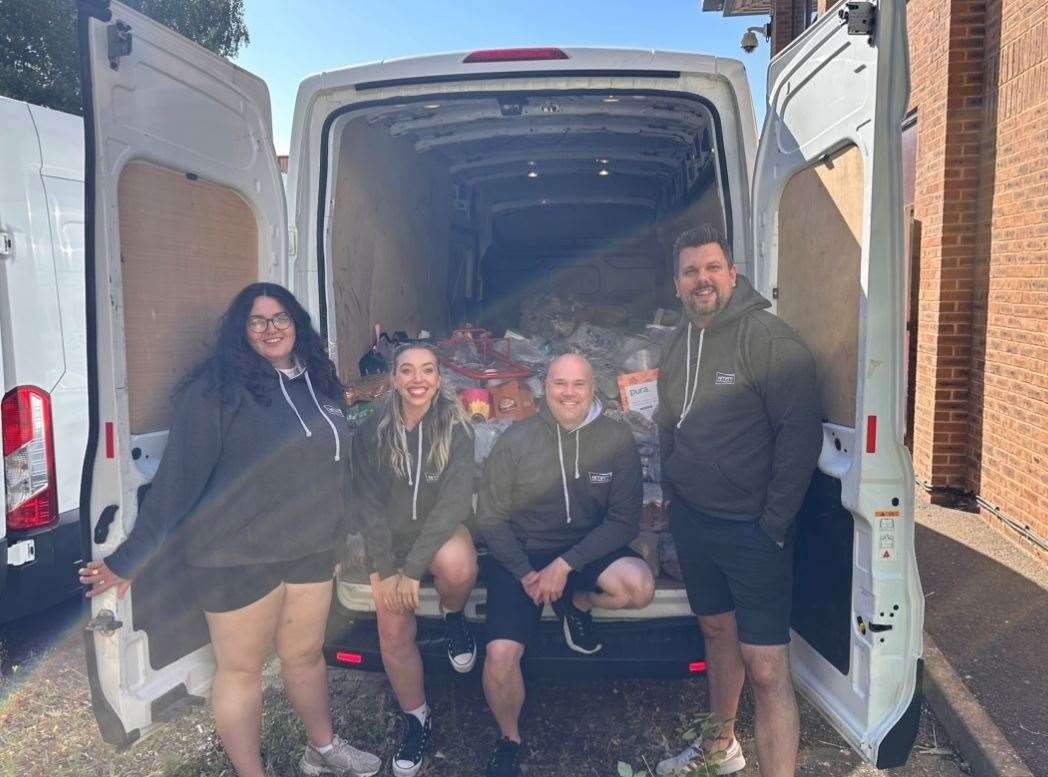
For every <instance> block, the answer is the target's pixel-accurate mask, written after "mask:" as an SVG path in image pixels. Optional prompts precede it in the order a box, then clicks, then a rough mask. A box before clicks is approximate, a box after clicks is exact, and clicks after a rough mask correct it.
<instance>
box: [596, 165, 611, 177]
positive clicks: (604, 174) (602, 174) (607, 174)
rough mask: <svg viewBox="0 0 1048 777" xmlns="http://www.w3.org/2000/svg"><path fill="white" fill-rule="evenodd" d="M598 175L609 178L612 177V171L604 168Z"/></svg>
mask: <svg viewBox="0 0 1048 777" xmlns="http://www.w3.org/2000/svg"><path fill="white" fill-rule="evenodd" d="M597 175H599V176H601V177H605V176H609V175H611V171H610V170H608V168H606V167H602V168H601V169H600V170H598V171H597Z"/></svg>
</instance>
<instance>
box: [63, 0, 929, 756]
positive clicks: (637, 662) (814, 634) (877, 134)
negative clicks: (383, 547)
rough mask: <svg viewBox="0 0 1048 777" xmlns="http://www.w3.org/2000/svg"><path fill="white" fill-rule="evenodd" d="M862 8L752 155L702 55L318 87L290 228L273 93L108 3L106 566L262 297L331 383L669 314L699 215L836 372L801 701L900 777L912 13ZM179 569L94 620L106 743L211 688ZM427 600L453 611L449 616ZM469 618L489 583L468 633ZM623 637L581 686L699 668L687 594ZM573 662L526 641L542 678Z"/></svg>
mask: <svg viewBox="0 0 1048 777" xmlns="http://www.w3.org/2000/svg"><path fill="white" fill-rule="evenodd" d="M859 6H862V7H861V8H860V9H859V10H860V11H869V13H868V14H865V15H863V14H858V13H857V14H856V15H855V18H853V19H851V20H850V21H849V20H846V19H842V18H840V17H838V14H837V9H836V8H835V9H833V10H832V11H831V12H829V13H827V14H826V15H825V16H824V17H823V18H822V19H820V20H819V21H818V22H817V23H816V24H815V25H814V26H813V27H812V28H811V29H810V30H809V31H808V32H807V33H806V34H805V35H804V36H803V37H802V38H800V39H798V40H797V41H795V42H794V43H793V44H792V45H791V46H790V47H789V48H788V49H786V50H785V51H783V52H782V53H781V54H780V55H779V56H777V57H776V58H775V59H774V60H773V62H772V63H771V66H770V72H769V78H768V84H769V92H768V110H767V119H766V122H765V126H764V130H763V133H762V136H761V139H760V142H759V143H758V140H757V133H756V128H755V126H754V125H755V122H754V117H753V114H752V111H751V107H750V106H751V103H750V95H749V92H748V89H747V83H746V79H745V74H744V71H743V67H742V65H741V64H740V63H738V62H735V61H730V60H723V59H715V58H713V57H706V56H698V55H692V54H677V53H663V52H652V51H625V50H610V49H581V48H563V49H561V48H534V49H511V50H492V51H476V52H472V53H462V54H449V55H440V56H431V57H420V58H415V59H406V60H399V61H394V62H383V63H377V64H372V65H365V66H361V67H354V68H349V69H345V70H340V71H335V72H330V73H324V74H321V75H318V76H314V77H312V78H309V79H308V80H306V81H305V82H304V83H303V84H302V85H301V87H300V89H299V93H298V100H297V104H296V108H295V116H294V127H293V133H292V140H291V160H290V166H289V171H288V176H287V203H288V207H285V192H284V189H283V187H282V185H281V178H280V174H279V172H278V170H277V166H276V160H275V158H274V155H273V149H272V140H271V134H270V108H269V98H268V92H267V90H266V87H265V84H264V83H262V82H261V81H260V80H259V79H257V78H256V77H254V76H252V75H251V74H250V73H247V72H244V71H243V70H241V69H239V68H237V67H236V66H234V65H232V64H230V63H229V62H227V61H225V60H222V59H220V58H218V57H215V56H213V55H211V54H209V53H208V52H206V51H204V50H203V49H202V48H200V47H198V46H195V45H193V44H192V43H190V42H189V41H186V40H184V39H182V38H180V37H179V36H178V35H176V34H174V33H172V32H171V31H170V30H167V29H165V28H163V27H161V26H159V25H157V24H155V23H153V22H151V21H150V20H148V19H146V18H145V17H143V16H141V15H139V14H136V13H134V12H132V11H130V10H128V9H127V8H125V7H124V6H121V5H119V4H117V3H115V2H113V3H111V4H107V3H97V2H92V3H90V4H85V5H82V6H81V23H82V28H81V35H82V36H83V38H82V41H83V44H84V45H82V46H81V50H82V51H83V52H85V54H86V56H87V57H88V61H87V68H88V72H89V78H88V79H87V82H86V83H85V85H84V86H85V95H86V97H87V125H86V126H87V194H88V196H87V213H88V219H87V235H88V239H87V242H88V263H87V266H88V337H89V362H88V364H89V381H90V386H91V390H92V391H91V396H92V405H91V432H90V438H89V445H88V459H89V468H88V470H87V472H88V475H87V477H88V482H87V484H86V486H85V489H84V493H85V501H84V503H83V505H82V514H83V516H84V520H85V521H86V522H88V523H89V525H90V536H91V538H92V540H93V547H92V557H93V558H103V557H105V556H106V555H107V554H109V553H111V552H112V551H113V549H114V548H115V547H116V546H117V544H118V543H119V542H120V541H121V540H122V539H123V538H124V537H125V536H126V535H127V533H128V531H129V530H130V528H131V526H132V525H133V524H134V521H135V514H136V510H137V505H138V499H139V498H140V495H141V493H142V491H143V489H145V488H147V487H148V483H149V481H150V478H151V477H152V476H153V473H154V472H155V471H156V466H157V462H158V460H159V459H160V457H161V455H162V454H163V449H164V442H165V437H166V429H167V428H168V420H169V413H170V408H169V404H168V401H167V397H168V395H169V393H170V390H171V387H172V386H173V385H174V382H175V381H177V379H178V377H179V376H180V375H181V373H182V372H183V371H184V369H185V368H186V366H187V365H188V364H189V363H190V361H192V360H193V359H195V358H198V357H199V355H200V353H201V352H200V342H201V340H202V338H203V337H205V336H206V335H207V333H208V332H209V331H210V329H211V327H212V326H213V322H214V319H215V316H217V315H218V313H220V312H221V310H222V309H223V308H224V306H225V305H226V303H227V301H228V300H229V298H230V297H231V296H232V294H233V293H234V292H235V291H237V290H238V289H239V288H240V287H241V286H243V285H244V284H245V283H246V282H248V281H253V280H256V279H262V278H264V279H271V280H276V281H280V282H284V283H286V284H288V285H290V286H291V288H292V289H293V290H294V291H295V293H296V294H297V295H298V296H299V298H300V299H302V300H304V301H305V302H306V303H307V304H308V306H309V308H310V310H311V311H312V313H313V315H314V317H315V321H316V323H317V325H318V326H319V328H320V329H321V331H322V332H323V333H324V335H325V336H326V337H328V338H329V340H330V341H331V343H332V349H333V354H334V356H335V358H336V361H337V363H338V365H339V368H340V371H341V373H342V376H343V378H346V377H349V376H351V375H353V374H355V365H356V362H357V359H358V358H359V356H360V355H361V353H362V352H363V351H364V349H365V348H366V346H367V344H368V331H369V324H370V323H371V322H379V323H381V324H383V326H385V327H386V328H387V329H405V330H409V331H410V330H417V329H419V328H422V327H425V328H428V329H432V330H436V331H440V330H441V328H447V327H448V326H449V325H451V324H453V323H457V322H459V321H463V320H471V321H480V322H494V323H495V324H499V323H504V322H505V320H506V317H507V316H509V315H511V314H512V311H514V310H515V309H516V308H517V307H518V306H519V303H520V301H521V299H522V298H525V297H527V296H530V295H533V294H535V293H537V292H541V291H544V290H550V289H562V290H570V291H572V292H574V293H578V294H582V295H587V296H588V297H589V298H591V299H593V298H599V299H603V300H614V301H617V302H619V303H620V304H623V305H626V306H628V307H629V306H632V307H635V308H638V309H641V310H638V312H644V311H646V312H647V313H650V312H651V311H652V310H654V309H655V308H656V307H658V306H660V305H662V306H666V305H670V304H672V303H673V295H672V284H671V269H670V257H669V246H670V245H671V243H672V241H673V238H674V237H675V236H676V235H677V233H678V232H679V231H680V230H681V229H682V228H684V227H685V226H690V225H693V224H695V223H696V222H698V221H714V222H715V223H719V224H720V225H722V226H723V228H724V230H725V232H726V234H727V235H728V237H729V239H730V241H731V242H732V245H733V246H734V253H735V256H736V257H738V258H739V265H740V268H741V270H742V271H743V272H744V273H746V274H748V275H749V276H750V277H751V278H752V279H753V281H754V283H755V285H756V287H757V289H758V290H759V291H761V292H762V293H763V294H764V295H765V296H767V297H768V298H769V299H771V300H774V303H775V309H776V312H777V313H778V314H779V315H780V316H782V317H783V318H784V319H786V320H787V321H788V322H789V323H790V324H791V325H792V326H794V327H795V328H796V329H797V330H798V331H799V333H800V334H801V336H802V337H803V338H804V339H805V340H806V341H807V343H808V344H809V345H810V346H811V348H812V350H813V351H814V353H815V354H816V357H817V360H818V365H819V369H820V374H821V384H822V389H821V390H822V394H823V397H822V399H823V404H824V407H825V413H826V423H825V425H824V429H825V438H824V440H825V443H824V449H823V453H822V457H821V459H820V463H819V469H818V472H817V473H816V475H815V476H814V478H813V481H812V485H811V489H810V490H809V493H808V496H807V499H806V501H805V504H804V507H803V509H802V511H801V514H800V516H799V518H798V530H797V531H798V534H797V547H798V550H797V563H796V571H795V576H796V584H795V614H794V620H793V626H794V639H793V644H792V651H791V654H792V662H793V673H794V679H795V682H796V685H797V687H798V688H799V689H800V691H801V692H802V693H803V694H804V695H805V696H806V697H807V698H808V699H810V700H811V701H812V702H813V703H814V704H815V705H816V706H817V707H818V708H819V709H820V710H821V711H822V712H823V714H824V715H825V716H826V717H827V718H828V719H829V720H830V721H831V722H832V723H833V725H834V726H835V727H836V728H837V729H838V730H839V731H840V732H841V734H842V736H843V737H844V738H845V739H846V740H847V741H848V742H849V743H850V744H851V745H852V746H853V747H854V748H855V749H856V750H857V751H858V752H859V753H860V754H861V755H862V757H863V758H865V759H867V760H869V761H870V762H872V763H875V764H877V765H879V766H882V767H888V766H893V765H899V764H901V763H903V762H904V761H905V759H906V756H907V754H908V752H909V750H910V747H911V745H912V743H913V740H914V737H915V734H916V726H917V721H918V717H919V712H920V691H919V689H920V672H921V662H920V658H921V651H922V642H921V633H922V623H923V598H922V595H921V589H920V582H919V580H918V576H917V570H916V562H915V559H914V553H913V488H912V486H913V475H912V471H911V464H910V458H909V454H908V452H907V451H906V449H905V448H904V447H903V444H902V439H903V421H904V385H905V384H904V381H903V371H904V364H903V359H902V335H903V310H904V300H905V296H904V292H905V289H904V286H905V273H904V266H905V265H904V255H903V248H902V210H901V207H900V131H899V127H900V121H901V119H902V117H903V113H904V111H905V108H906V100H907V93H908V65H907V45H906V30H905V0H879V2H877V3H859ZM860 16H864V18H865V20H866V21H863V19H862V18H859V17H860ZM871 19H872V20H873V22H874V23H873V26H872V28H871V27H870V26H869V21H870V20H871ZM287 214H290V217H288V215H287ZM289 222H290V223H289ZM178 564H179V562H178V560H177V559H175V558H173V557H163V558H160V559H157V560H156V562H155V563H154V564H153V565H152V566H151V568H150V569H149V570H148V571H146V572H145V573H144V574H143V575H142V577H140V578H139V579H138V580H136V583H135V585H134V586H133V587H132V588H131V594H130V596H129V597H127V598H126V599H124V600H117V598H116V596H115V594H112V593H107V594H106V595H104V596H101V597H99V598H97V599H94V600H92V611H93V615H94V618H93V619H92V621H91V631H92V633H90V634H89V635H88V655H89V661H90V670H91V671H90V677H91V683H92V692H93V701H94V707H95V711H96V714H97V716H98V719H99V722H100V724H101V728H102V731H103V734H104V735H105V737H106V738H107V739H108V740H109V741H111V742H115V743H127V742H129V741H133V740H134V739H136V738H137V737H139V736H142V735H144V734H147V733H148V732H149V731H150V730H151V728H152V727H153V726H154V725H155V723H156V721H157V720H159V719H160V717H161V716H162V715H164V713H165V710H166V709H167V708H168V707H170V706H171V705H175V704H179V703H182V702H185V701H186V700H187V699H190V698H193V697H200V696H203V695H206V694H207V692H208V689H209V686H210V681H211V676H212V671H213V668H214V665H213V658H212V653H211V650H210V649H209V646H208V640H207V631H206V628H205V626H204V622H203V618H202V617H201V615H200V612H199V611H197V610H196V609H195V606H194V605H193V602H192V597H191V596H189V595H187V591H186V586H185V585H184V582H185V574H186V573H185V570H184V569H180V568H179V566H178ZM337 599H338V602H337V603H336V604H335V605H334V609H335V612H333V618H332V621H333V622H336V621H338V620H339V619H340V618H342V617H344V616H345V615H346V612H347V611H349V612H350V613H351V614H352V616H353V622H352V623H351V624H350V625H349V626H348V628H346V629H338V628H336V629H334V630H333V631H332V632H331V633H329V638H330V644H329V647H328V655H329V659H330V660H331V661H332V662H334V663H339V664H343V665H348V666H353V667H361V668H378V666H379V664H378V663H377V662H378V655H377V649H376V641H375V639H374V625H373V621H371V620H369V617H368V614H369V611H370V609H371V604H370V599H369V597H368V595H367V592H366V589H365V588H364V587H363V581H362V580H361V579H360V578H359V576H355V575H354V572H353V570H352V569H349V570H347V573H346V575H344V576H343V577H342V579H341V580H340V581H339V586H338V597H337ZM423 603H424V613H423V614H429V615H436V610H435V599H434V597H433V596H432V592H428V593H426V594H424V596H423ZM483 607H484V591H483V586H478V590H477V591H475V592H474V596H473V599H472V600H471V602H470V604H469V607H468V616H469V617H470V618H471V619H472V620H475V621H476V622H477V623H478V625H479V624H480V623H481V622H482V621H483ZM617 617H619V618H621V619H622V620H616V621H613V620H610V619H605V623H604V624H603V626H602V629H603V632H604V634H605V635H607V636H606V639H605V649H604V650H603V651H602V652H601V654H599V655H598V656H591V657H585V658H581V657H578V659H577V660H575V662H574V663H573V664H571V665H570V666H569V667H568V668H569V670H570V671H572V672H581V671H585V669H586V667H590V668H593V667H601V668H602V671H603V673H605V674H607V673H608V672H630V673H644V672H649V671H656V672H663V673H668V672H673V673H677V674H687V673H688V671H689V669H696V670H697V669H700V668H701V663H700V659H701V658H702V655H701V644H700V643H699V640H698V639H697V633H696V627H695V622H694V618H693V617H691V615H690V613H689V610H688V606H687V602H686V600H685V597H684V594H683V591H682V590H681V586H680V584H679V583H674V582H673V581H669V580H660V581H659V587H658V593H657V596H656V599H655V601H654V603H653V604H652V605H651V606H650V607H649V608H647V609H646V610H644V611H641V612H638V613H619V614H618V615H617ZM423 620H424V619H423ZM425 633H426V624H425V623H424V624H423V635H425ZM641 647H643V648H644V650H643V652H641V651H640V650H639V649H640V648H641ZM428 649H429V647H428V645H427V640H426V639H425V637H424V638H423V650H424V651H428ZM558 651H560V652H558ZM696 651H698V652H696ZM571 660H573V659H572V658H571V657H570V656H569V655H565V654H564V651H563V649H562V648H560V647H558V646H557V645H555V644H549V645H545V644H539V645H536V646H535V648H534V649H530V648H529V658H528V661H529V663H530V665H531V668H532V669H536V670H540V671H543V670H552V669H554V668H556V667H557V666H558V665H559V666H564V665H565V664H566V662H568V661H571Z"/></svg>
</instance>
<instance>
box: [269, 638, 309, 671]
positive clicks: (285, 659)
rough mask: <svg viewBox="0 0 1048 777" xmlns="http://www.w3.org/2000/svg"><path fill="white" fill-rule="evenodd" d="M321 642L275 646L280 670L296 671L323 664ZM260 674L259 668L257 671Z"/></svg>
mask: <svg viewBox="0 0 1048 777" xmlns="http://www.w3.org/2000/svg"><path fill="white" fill-rule="evenodd" d="M322 648H323V640H316V641H310V642H308V643H303V644H296V645H277V657H278V658H279V659H280V668H281V669H297V668H299V667H309V666H314V665H315V664H317V663H318V662H323V660H324V654H323V649H322ZM259 671H260V672H261V668H260V669H259Z"/></svg>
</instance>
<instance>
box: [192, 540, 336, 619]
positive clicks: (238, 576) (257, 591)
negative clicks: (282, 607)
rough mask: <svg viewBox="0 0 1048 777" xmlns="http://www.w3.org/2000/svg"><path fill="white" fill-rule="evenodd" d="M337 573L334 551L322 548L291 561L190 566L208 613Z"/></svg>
mask: <svg viewBox="0 0 1048 777" xmlns="http://www.w3.org/2000/svg"><path fill="white" fill-rule="evenodd" d="M334 572H335V553H334V551H333V550H323V551H321V552H320V553H313V554H312V555H309V556H303V557H302V558H296V559H292V560H291V561H275V562H270V563H266V564H245V565H243V566H236V567H194V566H190V567H189V574H190V576H191V577H192V580H193V588H194V590H195V591H196V597H197V603H198V604H199V605H200V608H201V609H202V610H205V611H206V612H230V611H232V610H239V609H240V608H241V607H247V605H249V604H253V603H254V602H257V601H258V600H259V599H261V598H262V597H264V596H265V595H266V594H268V593H270V592H271V591H273V590H274V589H275V588H276V587H277V586H279V585H280V584H281V583H322V582H324V581H325V580H330V579H331V577H332V575H333V574H334Z"/></svg>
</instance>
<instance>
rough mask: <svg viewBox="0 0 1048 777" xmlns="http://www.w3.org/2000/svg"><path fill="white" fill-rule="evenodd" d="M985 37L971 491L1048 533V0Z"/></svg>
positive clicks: (997, 8) (994, 20) (999, 9)
mask: <svg viewBox="0 0 1048 777" xmlns="http://www.w3.org/2000/svg"><path fill="white" fill-rule="evenodd" d="M985 30H986V33H985V50H986V55H985V57H984V60H983V62H982V65H983V73H984V76H983V81H984V93H985V99H984V105H983V126H982V127H981V142H980V158H981V160H982V164H981V166H980V168H979V188H978V199H977V229H978V235H977V240H976V245H977V249H978V250H977V258H976V262H975V265H974V267H973V270H974V273H973V281H974V286H973V290H974V299H975V304H974V306H973V314H974V315H973V321H972V324H973V326H972V382H971V385H972V391H971V412H970V418H969V425H970V434H969V437H968V446H967V459H968V479H967V483H966V487H967V489H968V490H970V491H972V492H974V493H976V494H978V495H979V496H981V497H982V498H983V499H984V500H985V501H986V502H988V503H990V504H992V505H994V506H996V507H997V508H998V509H999V510H1000V512H1001V513H1003V514H1004V515H1006V516H1008V517H1009V518H1011V519H1013V520H1015V521H1017V522H1018V523H1020V524H1022V525H1024V526H1027V527H1029V528H1030V529H1031V530H1033V531H1034V532H1036V533H1037V534H1038V535H1040V536H1041V537H1042V538H1048V3H1045V1H1044V0H988V1H987V3H986V13H985ZM991 520H993V519H991Z"/></svg>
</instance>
